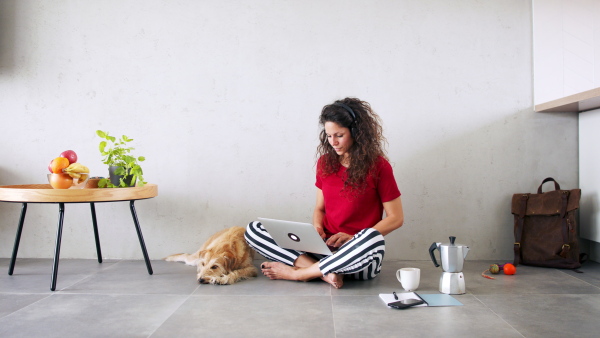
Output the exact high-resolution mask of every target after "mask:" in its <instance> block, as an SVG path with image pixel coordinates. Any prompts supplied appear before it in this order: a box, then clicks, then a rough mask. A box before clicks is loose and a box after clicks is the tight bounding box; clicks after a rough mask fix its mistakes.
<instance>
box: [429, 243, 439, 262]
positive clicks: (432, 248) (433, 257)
mask: <svg viewBox="0 0 600 338" xmlns="http://www.w3.org/2000/svg"><path fill="white" fill-rule="evenodd" d="M437 247H438V245H437V243H436V242H433V244H431V246H430V247H429V255H430V256H431V260H432V261H433V264H435V267H439V266H440V265H439V264H438V262H437V261H436V260H435V255H434V254H433V250H435V249H437Z"/></svg>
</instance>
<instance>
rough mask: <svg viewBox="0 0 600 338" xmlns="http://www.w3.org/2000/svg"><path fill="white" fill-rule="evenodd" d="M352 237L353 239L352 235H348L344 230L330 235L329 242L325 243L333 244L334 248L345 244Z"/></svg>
mask: <svg viewBox="0 0 600 338" xmlns="http://www.w3.org/2000/svg"><path fill="white" fill-rule="evenodd" d="M351 239H352V235H348V234H347V233H344V232H338V233H337V234H335V235H333V236H331V237H329V239H328V240H327V242H325V244H327V245H329V246H332V247H334V248H339V247H340V246H342V245H344V244H345V243H346V242H348V241H349V240H351Z"/></svg>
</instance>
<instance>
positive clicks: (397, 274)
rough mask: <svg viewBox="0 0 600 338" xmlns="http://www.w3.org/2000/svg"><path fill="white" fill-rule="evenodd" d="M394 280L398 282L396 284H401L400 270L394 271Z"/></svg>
mask: <svg viewBox="0 0 600 338" xmlns="http://www.w3.org/2000/svg"><path fill="white" fill-rule="evenodd" d="M396 279H397V280H398V282H400V283H402V281H401V280H400V270H396Z"/></svg>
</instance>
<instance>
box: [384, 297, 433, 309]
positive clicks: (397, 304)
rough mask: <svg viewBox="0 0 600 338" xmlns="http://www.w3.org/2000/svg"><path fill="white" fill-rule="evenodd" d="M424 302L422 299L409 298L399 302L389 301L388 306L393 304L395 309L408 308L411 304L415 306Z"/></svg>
mask: <svg viewBox="0 0 600 338" xmlns="http://www.w3.org/2000/svg"><path fill="white" fill-rule="evenodd" d="M423 303H425V302H424V301H423V300H422V299H415V298H409V299H403V300H399V301H397V302H393V303H389V304H388V306H391V307H393V308H395V309H406V308H409V307H411V306H415V305H419V304H423Z"/></svg>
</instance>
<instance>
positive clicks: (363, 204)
mask: <svg viewBox="0 0 600 338" xmlns="http://www.w3.org/2000/svg"><path fill="white" fill-rule="evenodd" d="M375 165H376V168H375V170H374V171H373V174H371V175H369V176H368V177H367V180H366V182H365V184H366V188H365V189H364V191H362V192H361V193H360V194H358V195H357V194H356V193H355V192H354V191H350V192H348V191H346V190H348V189H346V190H345V191H342V189H343V188H344V180H345V178H346V167H344V166H341V165H340V169H339V170H338V172H337V173H335V174H331V175H329V176H325V177H323V176H322V175H321V174H320V172H321V170H320V169H321V159H319V161H318V163H317V182H316V183H315V185H316V186H317V188H319V189H321V190H322V191H323V197H324V199H325V217H324V219H323V226H324V227H325V233H326V234H327V237H329V236H331V235H333V234H336V233H338V232H344V233H347V234H349V235H354V234H356V233H357V232H359V231H361V230H362V229H366V228H370V227H373V226H374V225H375V224H377V223H379V221H381V219H382V218H383V211H384V210H383V203H385V202H389V201H391V200H394V199H396V198H398V197H400V190H399V189H398V185H397V184H396V180H395V179H394V172H393V170H392V166H391V165H390V163H389V162H388V161H387V160H386V159H384V158H383V157H380V158H379V160H378V161H377V163H376V164H375ZM375 177H379V179H378V180H376V179H375Z"/></svg>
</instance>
